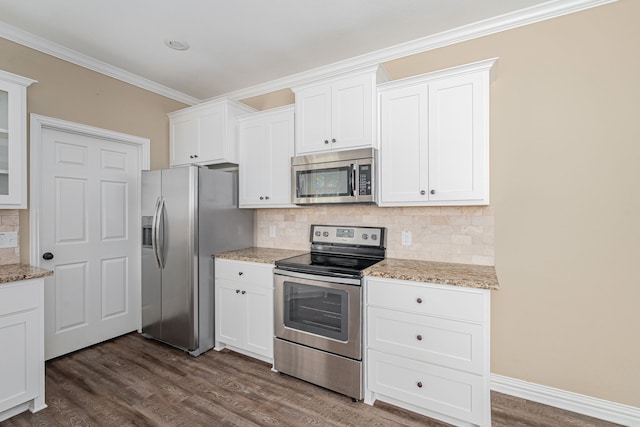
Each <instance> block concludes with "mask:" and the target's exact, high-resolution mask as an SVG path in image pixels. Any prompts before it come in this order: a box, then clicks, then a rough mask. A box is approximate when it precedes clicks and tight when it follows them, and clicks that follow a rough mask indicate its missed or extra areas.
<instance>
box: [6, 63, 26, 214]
mask: <svg viewBox="0 0 640 427" xmlns="http://www.w3.org/2000/svg"><path fill="white" fill-rule="evenodd" d="M1 77H2V76H1V75H0V78H1ZM26 120H27V111H26V89H25V87H23V86H20V85H17V84H13V83H9V82H5V81H2V80H0V208H7V209H22V208H26V207H27V195H26V191H27V189H26V182H27V175H26V174H27V172H26V171H27V169H26V168H27V165H26V152H27V150H26V140H25V138H26V129H25V126H26V125H25V124H26Z"/></svg>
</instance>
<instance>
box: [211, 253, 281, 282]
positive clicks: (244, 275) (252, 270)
mask: <svg viewBox="0 0 640 427" xmlns="http://www.w3.org/2000/svg"><path fill="white" fill-rule="evenodd" d="M215 277H216V278H220V279H227V280H233V281H236V282H240V283H251V284H254V285H261V286H262V285H263V286H268V287H273V264H260V263H255V262H247V261H234V260H228V259H216V265H215Z"/></svg>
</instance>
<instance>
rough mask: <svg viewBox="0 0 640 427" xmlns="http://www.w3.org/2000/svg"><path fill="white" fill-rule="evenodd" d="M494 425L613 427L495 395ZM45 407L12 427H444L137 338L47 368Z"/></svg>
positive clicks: (262, 370)
mask: <svg viewBox="0 0 640 427" xmlns="http://www.w3.org/2000/svg"><path fill="white" fill-rule="evenodd" d="M491 399H492V424H493V426H509V427H512V426H613V425H614V424H611V423H607V422H604V421H599V420H595V419H593V418H589V417H585V416H582V415H579V414H573V413H570V412H566V411H562V410H560V409H556V408H552V407H549V406H545V405H541V404H538V403H534V402H529V401H525V400H522V399H517V398H514V397H511V396H507V395H503V394H499V393H492V395H491ZM46 402H47V405H49V407H48V408H47V409H45V410H43V411H40V412H38V413H36V414H31V413H29V412H25V413H23V414H20V415H18V416H15V417H13V418H11V419H9V420H6V421H4V422H2V423H0V425H2V427H14V426H302V425H309V426H367V427H375V426H444V425H445V424H442V423H440V422H437V421H434V420H431V419H429V418H426V417H423V416H420V415H417V414H414V413H411V412H408V411H404V410H402V409H399V408H396V407H394V406H391V405H387V404H384V403H380V402H376V405H375V406H369V405H366V404H364V403H362V402H358V403H353V402H351V399H349V398H347V397H345V396H342V395H339V394H337V393H333V392H330V391H328V390H325V389H323V388H320V387H317V386H314V385H312V384H308V383H305V382H304V381H300V380H298V379H295V378H292V377H289V376H286V375H280V374H277V373H275V372H272V371H271V370H270V365H268V364H266V363H263V362H259V361H256V360H254V359H251V358H248V357H244V356H242V355H239V354H237V353H234V352H230V351H226V350H225V351H222V352H216V351H213V350H212V351H209V352H207V353H205V354H203V355H201V356H200V357H198V358H193V357H191V356H189V355H187V354H186V353H184V352H181V351H179V350H176V349H173V348H171V347H169V346H166V345H164V344H160V343H158V342H155V341H152V340H146V339H144V338H143V337H141V336H140V335H138V334H137V333H132V334H129V335H125V336H122V337H119V338H116V339H114V340H111V341H107V342H104V343H102V344H99V345H96V346H93V347H90V348H87V349H84V350H81V351H78V352H76V353H73V354H69V355H66V356H62V357H60V358H57V359H55V360H51V361H49V362H47V364H46Z"/></svg>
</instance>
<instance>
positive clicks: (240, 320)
mask: <svg viewBox="0 0 640 427" xmlns="http://www.w3.org/2000/svg"><path fill="white" fill-rule="evenodd" d="M215 287H216V304H215V309H216V314H215V317H216V325H215V329H216V342H218V341H220V342H223V343H225V344H228V345H231V346H236V347H240V346H241V345H242V341H243V333H244V298H242V295H241V293H240V287H241V284H239V283H236V282H233V281H230V280H225V279H220V278H216V283H215Z"/></svg>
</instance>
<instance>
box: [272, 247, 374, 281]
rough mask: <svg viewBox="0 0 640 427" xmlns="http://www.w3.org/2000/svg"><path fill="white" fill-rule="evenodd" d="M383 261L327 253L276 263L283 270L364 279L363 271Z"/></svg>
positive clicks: (295, 257) (307, 254) (305, 255)
mask: <svg viewBox="0 0 640 427" xmlns="http://www.w3.org/2000/svg"><path fill="white" fill-rule="evenodd" d="M380 261H381V259H372V258H362V257H357V256H352V255H350V256H341V255H335V254H325V253H314V252H310V253H306V254H303V255H298V256H294V257H291V258H285V259H282V260H279V261H276V267H277V268H280V269H282V270H289V271H297V272H301V273H312V274H320V275H324V276H344V277H362V270H364V269H366V268H368V267H370V266H372V265H373V264H375V263H377V262H380Z"/></svg>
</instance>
